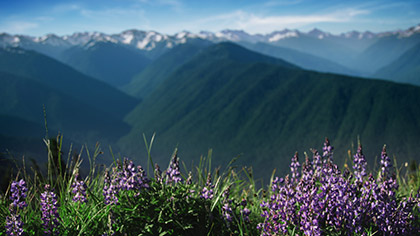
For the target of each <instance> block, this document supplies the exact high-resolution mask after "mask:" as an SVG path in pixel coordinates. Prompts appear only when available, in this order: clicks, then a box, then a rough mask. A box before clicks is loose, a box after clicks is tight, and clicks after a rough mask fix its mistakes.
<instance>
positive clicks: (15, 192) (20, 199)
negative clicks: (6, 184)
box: [10, 179, 28, 209]
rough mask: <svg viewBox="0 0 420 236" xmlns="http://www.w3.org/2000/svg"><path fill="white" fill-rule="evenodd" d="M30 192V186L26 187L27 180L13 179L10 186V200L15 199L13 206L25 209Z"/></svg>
mask: <svg viewBox="0 0 420 236" xmlns="http://www.w3.org/2000/svg"><path fill="white" fill-rule="evenodd" d="M27 192H28V188H27V187H26V182H25V181H24V180H23V179H21V180H19V181H17V182H16V181H13V182H12V184H11V186H10V193H11V195H10V200H12V201H13V206H14V207H17V208H20V209H23V208H24V207H26V202H25V198H26V193H27Z"/></svg>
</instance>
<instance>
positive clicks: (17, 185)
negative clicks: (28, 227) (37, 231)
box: [6, 179, 28, 235]
mask: <svg viewBox="0 0 420 236" xmlns="http://www.w3.org/2000/svg"><path fill="white" fill-rule="evenodd" d="M27 192H28V189H27V187H26V183H25V181H24V180H23V179H21V180H19V181H17V182H16V181H13V182H12V184H11V185H10V193H11V195H10V200H12V204H10V207H9V212H10V215H9V216H6V233H7V235H22V234H23V222H22V218H21V216H20V214H18V211H19V210H21V209H23V208H25V207H26V206H27V204H26V202H25V198H26V196H27V195H26V193H27Z"/></svg>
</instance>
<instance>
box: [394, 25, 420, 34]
mask: <svg viewBox="0 0 420 236" xmlns="http://www.w3.org/2000/svg"><path fill="white" fill-rule="evenodd" d="M418 33H420V24H419V25H416V26H414V27H411V28H409V29H408V30H405V31H402V32H400V35H399V36H400V37H410V36H412V35H413V34H418Z"/></svg>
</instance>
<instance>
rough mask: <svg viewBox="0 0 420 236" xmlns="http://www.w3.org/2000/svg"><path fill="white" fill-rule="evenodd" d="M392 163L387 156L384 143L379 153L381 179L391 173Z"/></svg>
mask: <svg viewBox="0 0 420 236" xmlns="http://www.w3.org/2000/svg"><path fill="white" fill-rule="evenodd" d="M391 169H392V163H391V158H389V156H388V154H387V153H386V145H384V147H383V148H382V153H381V178H382V179H383V180H385V179H387V178H389V177H390V175H391Z"/></svg>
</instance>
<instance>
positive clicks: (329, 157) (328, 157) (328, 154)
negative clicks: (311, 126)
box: [322, 138, 334, 162]
mask: <svg viewBox="0 0 420 236" xmlns="http://www.w3.org/2000/svg"><path fill="white" fill-rule="evenodd" d="M333 150H334V147H333V146H331V144H330V140H328V138H325V142H324V147H323V148H322V151H323V153H322V157H323V158H324V162H328V161H331V162H332V161H333Z"/></svg>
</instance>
